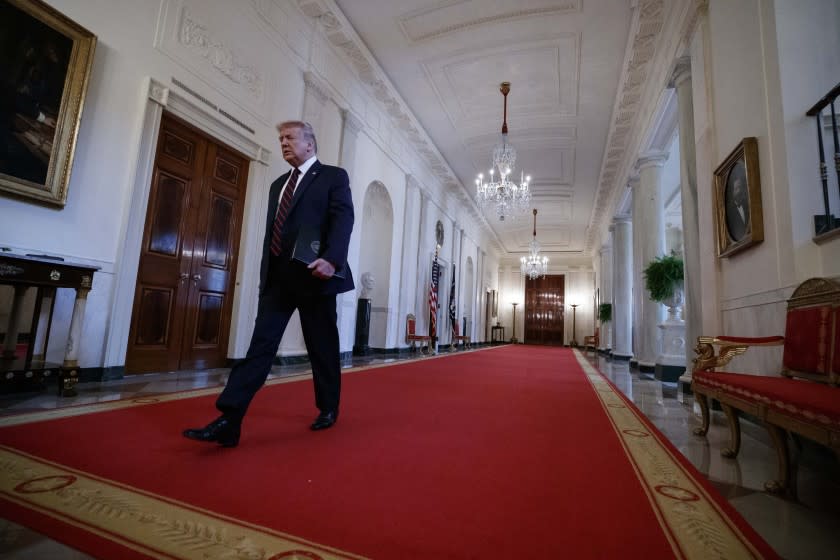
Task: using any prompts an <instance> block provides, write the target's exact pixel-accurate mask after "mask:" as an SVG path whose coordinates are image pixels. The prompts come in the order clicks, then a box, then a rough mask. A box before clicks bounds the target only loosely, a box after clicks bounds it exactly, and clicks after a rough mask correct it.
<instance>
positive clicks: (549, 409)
mask: <svg viewBox="0 0 840 560" xmlns="http://www.w3.org/2000/svg"><path fill="white" fill-rule="evenodd" d="M218 391H219V389H218V388H214V389H205V390H199V391H188V392H182V393H176V394H169V395H161V396H160V397H158V398H143V399H134V400H130V399H129V400H123V401H116V402H110V403H98V404H91V405H84V406H77V407H69V408H65V409H59V410H51V411H45V412H39V413H30V414H23V415H18V416H10V417H6V418H2V419H0V507H2V508H3V512H4V513H3V514H2V515H3V516H4V517H7V518H8V519H10V520H12V521H15V522H19V523H21V524H25V525H27V526H30V527H32V528H33V529H35V530H37V531H40V532H42V533H44V534H46V535H48V536H50V537H51V538H54V539H56V540H59V541H62V542H65V543H67V544H69V545H70V546H72V547H74V548H77V549H79V550H82V551H84V552H86V553H88V554H91V555H93V556H96V557H100V558H189V559H192V558H195V559H198V558H201V559H206V558H254V559H272V560H274V559H280V558H285V559H324V560H326V559H347V558H378V559H413V558H417V559H432V558H434V559H438V558H453V559H456V558H457V559H466V558H482V559H490V558H635V557H645V558H713V557H714V558H776V557H777V556H776V554H775V553H774V552H773V551H772V549H770V547H769V546H768V545H767V544H766V543H765V542H764V541H763V540H762V539H761V538H760V537H759V536H758V535H757V534H756V533H755V531H753V530H752V529H751V528H750V527H749V525H747V524H746V523H745V522H744V520H743V519H742V518H741V517H740V515H739V514H738V513H737V512H735V510H734V509H733V508H732V507H731V506H730V505H729V504H728V503H727V502H726V501H725V500H724V499H723V498H721V496H720V495H719V494H718V493H717V492H716V491H715V490H714V489H713V488H711V486H710V485H709V484H708V482H707V481H706V480H705V478H704V477H703V476H702V475H701V474H699V473H698V472H697V471H696V469H694V467H692V466H691V465H690V463H689V462H688V461H686V460H685V458H684V457H683V456H682V455H681V454H680V453H679V452H678V451H677V450H676V449H674V447H673V446H672V445H671V444H670V443H669V442H668V441H667V440H666V439H665V438H664V436H662V435H661V434H660V433H659V432H658V431H657V430H656V429H655V428H654V427H653V426H652V425H651V424H650V423H649V422H648V421H647V420H646V418H645V417H644V415H643V414H641V413H640V412H639V411H638V409H636V407H635V406H634V405H633V404H632V403H631V402H630V401H628V400H627V399H626V398H625V397H624V396H623V395H622V394H621V393H620V391H619V390H618V389H617V388H615V387H614V386H613V385H612V384H611V383H610V382H609V381H608V380H607V379H606V378H604V377H603V376H602V375H601V374H600V373H598V372H597V371H596V370H595V369H594V368H592V366H591V365H590V364H589V363H588V362H586V360H585V359H584V358H582V357H581V356H580V354H578V353H576V352H573V351H572V350H569V349H563V348H547V347H534V346H524V345H516V346H505V347H500V348H492V349H487V350H480V351H474V352H465V353H461V354H454V355H449V356H441V357H436V358H425V359H420V360H416V361H411V362H400V363H398V364H395V365H386V366H383V367H378V366H377V367H367V368H357V369H355V370H348V371H346V372H345V375H344V378H343V389H342V406H341V418H340V420H339V422H338V423H337V424H336V426H335V427H334V428H332V429H330V430H326V431H324V432H311V431H309V430H308V424H309V423H310V422H311V420H312V418H313V417H314V415H315V414H316V412H317V411H316V410H315V409H314V406H313V395H312V387H311V381H310V380H309V377H308V376H300V377H295V378H283V379H278V380H274V381H272V382H270V384H269V385H268V386H266V387H265V388H263V389H262V390H261V391H260V392H259V393H258V394H257V397H256V398H255V399H254V402H253V404H252V407H251V410H250V412H249V415H248V417H247V418H246V420H245V423H244V425H243V434H242V440H241V442H240V444H239V447H237V448H235V449H224V448H220V447H218V446H216V445H214V444H202V443H199V442H194V441H190V440H186V439H184V438H183V437H181V435H180V432H181V430H182V429H183V428H185V427H188V426H196V425H201V424H204V423H206V422H207V421H209V420H211V419H213V418H214V417H215V415H216V413H215V409H214V408H213V402H214V400H215V395H216V393H218Z"/></svg>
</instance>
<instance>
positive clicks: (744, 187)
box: [714, 137, 764, 257]
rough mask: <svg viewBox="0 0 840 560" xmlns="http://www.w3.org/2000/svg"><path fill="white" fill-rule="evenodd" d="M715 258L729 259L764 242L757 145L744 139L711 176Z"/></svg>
mask: <svg viewBox="0 0 840 560" xmlns="http://www.w3.org/2000/svg"><path fill="white" fill-rule="evenodd" d="M714 202H715V224H716V229H717V245H718V256H719V257H729V256H731V255H734V254H735V253H738V252H739V251H743V250H744V249H746V248H747V247H751V246H753V245H755V244H757V243H761V242H762V241H764V217H763V214H762V210H761V180H760V178H759V172H758V142H757V141H756V139H755V138H753V137H750V138H744V139H743V140H741V142H740V143H739V144H738V146H737V147H736V148H735V149H734V150H733V151H732V153H731V154H729V155H728V156H727V157H726V159H725V160H723V163H721V164H720V165H719V166H718V168H717V169H715V173H714Z"/></svg>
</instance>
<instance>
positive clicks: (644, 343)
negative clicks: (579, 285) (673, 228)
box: [633, 152, 668, 372]
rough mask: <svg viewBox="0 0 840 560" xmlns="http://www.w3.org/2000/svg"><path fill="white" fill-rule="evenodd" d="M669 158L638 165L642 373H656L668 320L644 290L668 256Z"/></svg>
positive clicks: (653, 157)
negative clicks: (648, 275)
mask: <svg viewBox="0 0 840 560" xmlns="http://www.w3.org/2000/svg"><path fill="white" fill-rule="evenodd" d="M666 159H668V154H665V153H662V152H651V153H646V154H642V155H641V157H640V158H639V160H638V161H637V162H636V167H637V168H638V170H639V184H638V186H637V187H636V189H635V191H634V192H633V251H634V253H637V254H638V255H639V258H638V259H637V262H638V263H639V269H638V270H636V271H634V278H635V281H636V285H637V286H638V290H636V291H637V292H638V293H639V294H640V295H641V297H639V296H637V297H636V299H637V301H638V300H641V308H640V309H638V310H636V317H637V319H638V322H637V325H638V330H637V332H636V339H638V342H639V344H638V354H637V355H636V360H637V361H638V363H639V369H640V370H641V371H646V372H653V370H654V367H655V366H656V357H657V355H658V354H659V323H661V322H662V321H663V320H664V316H663V308H662V304H661V303H658V302H655V301H653V300H651V299H650V296H649V295H648V293H647V290H645V288H644V277H643V275H642V272H643V270H644V268H645V267H646V266H647V265H648V264H649V263H650V262H651V261H653V259H654V258H656V257H659V256H662V255H663V254H664V252H665V228H664V205H663V204H664V202H663V199H662V184H661V183H662V181H661V176H662V166H663V165H664V164H665V160H666Z"/></svg>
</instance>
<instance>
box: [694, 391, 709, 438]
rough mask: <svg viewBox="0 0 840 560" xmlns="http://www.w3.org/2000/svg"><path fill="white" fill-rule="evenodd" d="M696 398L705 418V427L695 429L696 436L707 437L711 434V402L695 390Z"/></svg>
mask: <svg viewBox="0 0 840 560" xmlns="http://www.w3.org/2000/svg"><path fill="white" fill-rule="evenodd" d="M694 398H696V399H697V404H699V405H700V414H701V415H702V418H703V425H702V426H700V427H699V428H694V435H696V436H705V435H706V434H707V433H708V432H709V400H708V398H706V395H704V394H703V393H700V392H698V391H697V390H696V389H695V390H694Z"/></svg>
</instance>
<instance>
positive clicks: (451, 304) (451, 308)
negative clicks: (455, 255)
mask: <svg viewBox="0 0 840 560" xmlns="http://www.w3.org/2000/svg"><path fill="white" fill-rule="evenodd" d="M455 311H456V309H455V265H454V264H453V265H452V287H451V288H450V290H449V324H450V325H455ZM452 328H453V329H454V328H455V327H454V326H453V327H452Z"/></svg>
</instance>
